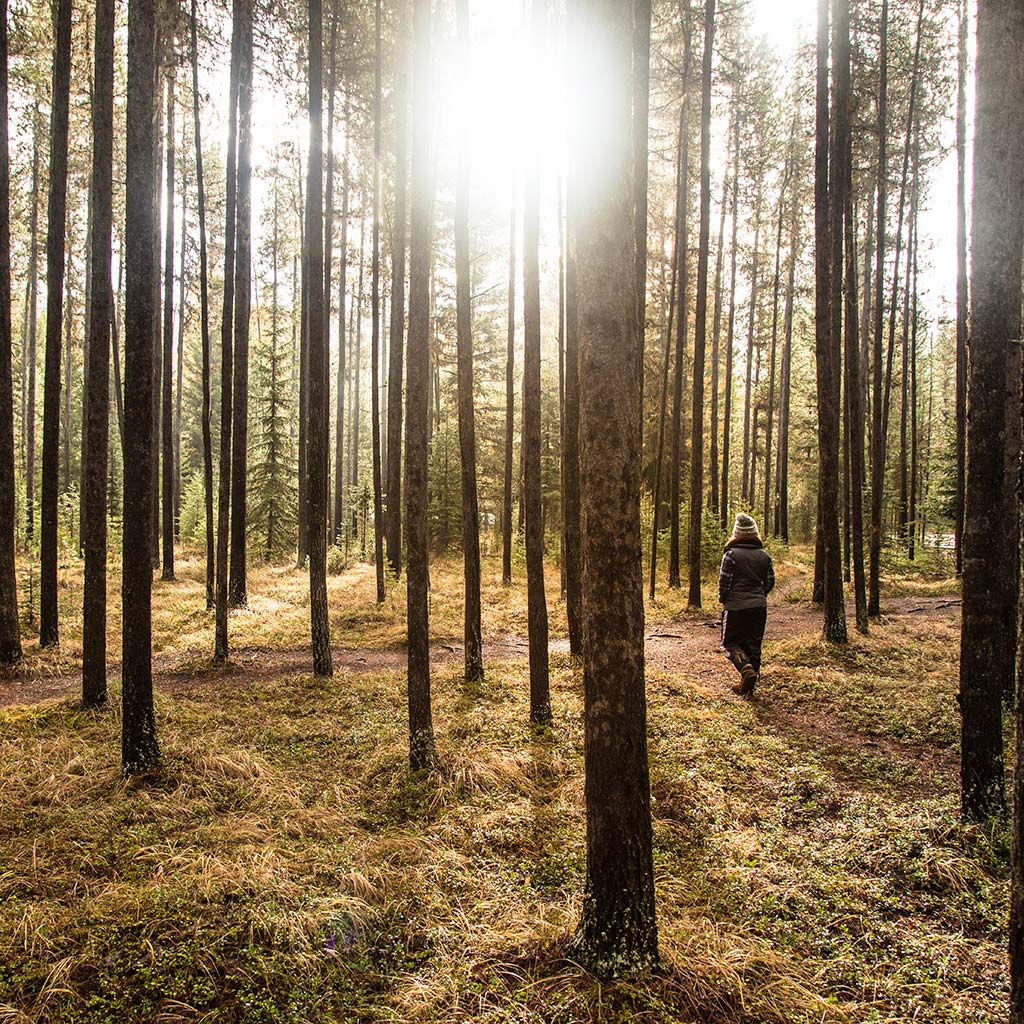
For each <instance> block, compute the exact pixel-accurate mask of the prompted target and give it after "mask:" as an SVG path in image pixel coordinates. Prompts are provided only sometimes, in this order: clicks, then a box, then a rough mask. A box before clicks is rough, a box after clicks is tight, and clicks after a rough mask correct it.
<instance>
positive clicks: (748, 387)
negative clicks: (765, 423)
mask: <svg viewBox="0 0 1024 1024" xmlns="http://www.w3.org/2000/svg"><path fill="white" fill-rule="evenodd" d="M761 202H762V183H761V181H760V179H759V180H758V184H757V197H756V199H755V200H754V248H753V251H752V252H751V256H750V264H751V270H750V308H749V310H748V312H747V366H746V381H745V383H744V388H743V478H742V481H741V485H740V498H741V499H742V500H743V501H745V502H748V503H750V504H751V505H753V502H754V496H753V494H752V493H751V491H752V490H753V488H752V487H751V483H750V476H751V457H750V452H751V448H752V447H753V446H752V444H751V433H750V417H751V412H752V410H753V385H754V380H753V378H752V374H753V370H754V334H755V327H756V325H757V286H758V284H759V275H758V270H759V269H760V259H759V256H760V249H761Z"/></svg>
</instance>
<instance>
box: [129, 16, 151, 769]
mask: <svg viewBox="0 0 1024 1024" xmlns="http://www.w3.org/2000/svg"><path fill="white" fill-rule="evenodd" d="M154 21H155V17H154V10H153V0H130V2H129V5H128V112H127V119H126V130H125V142H126V154H127V159H126V165H125V170H126V177H127V182H126V187H125V262H126V265H127V266H126V282H125V303H124V348H125V352H124V384H125V403H124V404H125V409H124V416H125V424H124V426H125V434H124V436H125V441H124V464H125V466H130V467H132V471H131V472H127V473H125V474H124V507H125V508H126V509H136V510H139V511H138V514H136V515H126V516H125V517H124V528H123V552H122V574H123V575H122V584H121V604H122V609H121V616H122V633H121V769H122V771H123V772H124V774H125V775H126V776H127V775H135V774H137V773H139V772H142V771H145V770H146V769H147V768H150V767H152V766H153V765H154V764H155V763H156V762H157V761H158V760H159V758H160V747H159V745H158V744H157V739H156V722H155V718H154V715H153V663H152V614H151V611H152V606H151V601H152V587H153V569H152V556H151V552H150V539H149V532H150V517H149V506H150V502H151V500H152V498H151V495H152V491H153V488H154V486H155V482H156V481H155V480H154V478H153V470H152V466H153V462H152V448H153V446H154V444H155V443H156V438H155V437H154V435H153V416H152V412H151V409H152V402H153V347H154V337H153V335H154V330H153V328H154V316H155V301H154V300H155V297H156V288H155V283H156V279H157V267H156V260H155V255H156V254H155V252H154V251H153V201H152V190H153V180H154V174H153V171H154V163H153V161H154V155H155V154H154V146H153V136H154V134H155V133H154V125H153V114H154V107H155V105H156V96H155V75H154V63H155V53H154Z"/></svg>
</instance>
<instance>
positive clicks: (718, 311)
mask: <svg viewBox="0 0 1024 1024" xmlns="http://www.w3.org/2000/svg"><path fill="white" fill-rule="evenodd" d="M733 173H734V174H735V173H736V169H735V168H733ZM728 199H729V173H728V167H726V170H725V172H724V173H723V174H722V201H721V205H720V209H719V219H718V244H717V247H716V252H715V311H714V313H713V320H712V327H711V448H710V451H709V453H708V475H709V477H710V481H709V482H710V484H711V511H712V512H713V513H714V514H715V515H716V516H717V515H718V512H719V508H720V502H719V497H718V494H719V491H718V485H719V475H718V474H719V462H718V392H719V383H718V382H719V373H720V366H721V340H722V269H723V267H724V265H725V215H726V212H727V210H728V206H729V202H728Z"/></svg>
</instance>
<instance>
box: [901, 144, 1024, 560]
mask: <svg viewBox="0 0 1024 1024" xmlns="http://www.w3.org/2000/svg"><path fill="white" fill-rule="evenodd" d="M917 203H918V144H917V143H916V142H915V146H914V186H913V189H912V190H911V193H910V228H911V231H912V233H913V234H912V241H911V246H910V261H911V267H912V270H913V284H912V286H911V296H912V298H911V311H910V499H909V500H910V506H909V515H910V529H909V530H908V531H907V558H909V559H910V561H911V562H912V561H913V560H914V544H915V541H916V538H917V527H918V522H917V470H918V467H917V209H918V206H917ZM1010 400H1011V401H1012V399H1010Z"/></svg>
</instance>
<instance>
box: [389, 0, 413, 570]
mask: <svg viewBox="0 0 1024 1024" xmlns="http://www.w3.org/2000/svg"><path fill="white" fill-rule="evenodd" d="M405 12H406V4H404V3H403V4H402V6H401V23H400V27H399V34H400V41H399V44H398V45H399V53H400V54H401V56H400V57H399V66H398V80H397V82H396V84H395V91H394V107H395V114H394V116H395V206H394V210H393V211H392V221H391V232H392V233H391V322H390V324H389V328H390V340H389V357H390V358H389V366H388V457H387V477H388V479H387V500H388V510H387V520H386V525H387V558H388V565H389V566H390V568H391V571H392V572H393V573H394V574H395V575H396V576H398V575H399V574H400V573H401V571H402V366H403V362H404V357H405V353H404V340H403V339H404V335H405V222H406V192H407V191H408V180H409V152H408V149H409V80H408V79H409V76H408V72H407V71H406V60H405V59H403V58H404V57H406V56H407V55H406V52H405V51H406V46H405V45H404V44H405V40H406V36H407V28H406V22H405V16H406V13H405Z"/></svg>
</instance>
